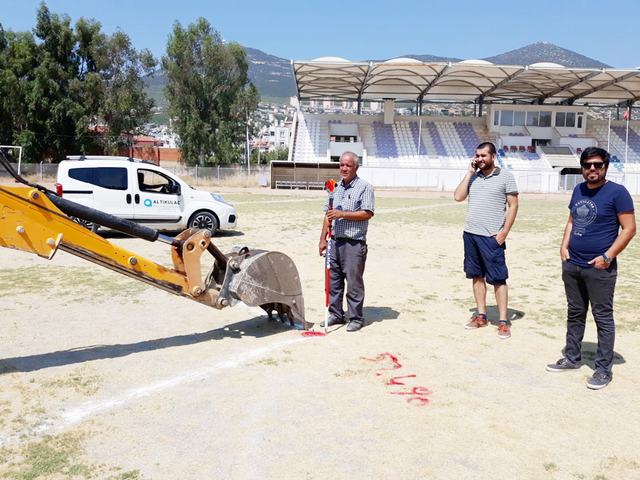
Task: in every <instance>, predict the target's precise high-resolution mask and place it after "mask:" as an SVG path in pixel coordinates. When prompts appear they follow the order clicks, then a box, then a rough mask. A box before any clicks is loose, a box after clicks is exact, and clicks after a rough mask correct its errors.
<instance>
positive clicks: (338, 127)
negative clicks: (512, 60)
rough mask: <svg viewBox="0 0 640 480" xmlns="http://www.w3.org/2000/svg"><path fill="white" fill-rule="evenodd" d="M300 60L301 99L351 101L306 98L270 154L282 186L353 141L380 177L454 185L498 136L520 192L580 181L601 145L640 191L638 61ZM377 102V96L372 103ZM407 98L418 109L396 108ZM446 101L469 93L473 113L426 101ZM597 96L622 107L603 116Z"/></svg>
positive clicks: (321, 171)
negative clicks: (285, 139)
mask: <svg viewBox="0 0 640 480" xmlns="http://www.w3.org/2000/svg"><path fill="white" fill-rule="evenodd" d="M292 67H293V71H294V76H295V81H296V86H297V96H298V102H297V103H298V105H305V104H306V105H325V106H326V104H327V102H333V103H334V104H335V103H341V104H342V106H343V107H347V108H349V107H352V108H353V112H352V113H344V112H343V113H326V112H324V113H312V112H310V111H306V112H304V113H303V109H302V108H300V107H299V108H298V110H297V112H296V115H295V118H294V121H293V124H292V141H291V148H290V149H289V160H288V161H287V162H274V163H273V164H272V172H271V176H272V182H271V185H272V187H274V188H278V187H301V188H313V187H318V186H321V185H322V182H323V179H324V178H326V177H327V176H331V175H334V176H335V174H336V170H335V169H336V164H335V162H336V161H337V159H338V158H339V156H340V154H341V153H343V152H344V151H346V150H351V151H353V152H355V153H357V154H358V155H359V156H360V162H361V168H360V170H359V174H360V175H361V176H363V177H364V178H366V179H367V180H369V181H370V182H372V183H373V185H375V186H379V187H412V188H428V189H434V190H453V189H455V187H456V185H457V184H458V183H459V181H460V179H461V178H462V176H463V175H464V172H465V170H466V168H467V165H468V162H469V159H470V157H471V156H472V155H473V154H474V151H475V147H476V146H477V145H478V144H479V143H480V142H482V141H491V142H494V143H495V144H496V146H497V147H498V149H499V151H498V162H499V164H500V166H501V167H503V168H508V169H510V170H511V171H512V172H513V174H514V176H515V177H516V179H517V181H518V185H519V188H520V190H521V191H523V192H541V193H550V192H558V191H564V190H568V189H571V188H573V186H574V185H575V183H576V182H578V181H582V177H581V175H580V170H579V156H580V153H581V152H582V150H584V149H585V148H586V147H589V146H601V147H603V148H606V149H607V150H608V151H609V152H611V154H612V161H611V165H610V167H609V173H608V176H609V178H611V179H612V180H614V181H617V182H620V183H622V184H624V185H625V186H626V187H627V188H628V189H629V190H630V191H631V192H632V193H635V194H640V122H638V121H631V120H630V116H631V109H632V106H633V103H634V102H636V101H637V100H639V99H640V68H639V69H627V70H624V69H586V68H565V67H563V66H561V65H557V64H553V63H536V64H532V65H528V66H515V65H495V64H492V63H490V62H487V61H484V60H465V61H462V62H459V63H424V62H421V61H419V60H415V59H411V58H397V59H393V60H389V61H386V62H351V61H348V60H345V59H342V58H337V57H322V58H318V59H315V60H311V61H294V62H292ZM371 102H375V103H374V104H373V105H374V108H369V109H367V110H366V111H365V109H364V107H365V106H366V105H369V104H371ZM406 102H411V103H412V105H413V106H414V108H413V111H414V113H415V114H414V115H399V114H398V108H397V106H398V105H399V104H400V103H403V104H404V103H406ZM438 103H449V104H450V103H456V104H466V105H472V106H473V112H474V115H473V116H466V117H464V116H460V117H458V116H457V117H451V116H442V115H440V116H434V115H425V114H424V113H423V112H424V110H425V108H424V107H425V106H426V105H431V104H438ZM594 106H609V107H611V106H614V107H615V108H614V109H613V110H614V111H617V112H618V114H617V115H615V114H614V119H611V118H604V119H596V118H593V117H592V116H590V115H589V114H588V113H589V110H590V108H591V107H594ZM307 110H312V109H307ZM610 111H611V110H610ZM620 112H622V113H623V117H624V118H619V117H620V115H619V113H620Z"/></svg>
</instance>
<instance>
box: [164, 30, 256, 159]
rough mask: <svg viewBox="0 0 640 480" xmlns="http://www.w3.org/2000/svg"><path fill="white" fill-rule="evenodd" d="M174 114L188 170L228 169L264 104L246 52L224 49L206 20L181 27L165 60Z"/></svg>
mask: <svg viewBox="0 0 640 480" xmlns="http://www.w3.org/2000/svg"><path fill="white" fill-rule="evenodd" d="M162 66H163V68H164V70H165V72H166V74H167V78H168V84H167V87H166V98H167V103H168V107H169V114H170V116H171V117H172V118H173V119H174V126H175V129H176V132H177V133H178V135H179V137H180V148H181V151H182V157H183V158H184V159H185V162H186V163H187V164H190V165H193V164H200V165H211V164H225V163H232V162H234V161H238V160H240V159H241V158H242V153H243V151H244V138H245V131H246V126H247V124H250V120H251V118H252V115H253V112H254V111H255V109H256V108H257V105H258V102H259V100H260V98H259V94H258V91H257V90H256V88H255V87H254V86H253V85H252V84H251V83H250V82H249V79H248V75H247V72H248V65H247V60H246V55H245V51H244V49H243V48H242V47H241V46H240V45H238V44H237V43H229V44H225V43H224V42H223V40H222V38H221V37H220V34H219V33H218V32H217V31H216V30H215V29H214V28H212V27H211V25H210V24H209V22H208V21H207V20H205V19H204V18H200V19H198V20H197V21H196V22H195V23H193V24H191V25H189V26H188V27H187V28H186V29H185V28H183V27H182V25H180V23H178V22H177V23H176V24H175V25H174V27H173V31H172V33H171V35H170V36H169V41H168V43H167V53H166V55H165V56H164V57H163V59H162Z"/></svg>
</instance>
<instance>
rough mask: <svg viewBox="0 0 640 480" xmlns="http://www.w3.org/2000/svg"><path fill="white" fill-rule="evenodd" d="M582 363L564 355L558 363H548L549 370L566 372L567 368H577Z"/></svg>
mask: <svg viewBox="0 0 640 480" xmlns="http://www.w3.org/2000/svg"><path fill="white" fill-rule="evenodd" d="M580 367H581V365H580V364H579V363H573V362H572V361H570V360H569V359H568V358H566V357H562V358H561V359H560V360H558V361H557V362H556V363H550V364H549V365H547V368H546V370H547V372H566V371H567V370H577V369H578V368H580Z"/></svg>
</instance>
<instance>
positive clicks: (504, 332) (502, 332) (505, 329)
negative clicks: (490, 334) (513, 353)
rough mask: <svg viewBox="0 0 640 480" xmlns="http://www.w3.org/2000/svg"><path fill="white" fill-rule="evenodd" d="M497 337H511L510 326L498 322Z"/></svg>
mask: <svg viewBox="0 0 640 480" xmlns="http://www.w3.org/2000/svg"><path fill="white" fill-rule="evenodd" d="M498 336H499V337H500V338H509V337H510V336H511V325H509V324H508V323H504V322H500V324H499V325H498Z"/></svg>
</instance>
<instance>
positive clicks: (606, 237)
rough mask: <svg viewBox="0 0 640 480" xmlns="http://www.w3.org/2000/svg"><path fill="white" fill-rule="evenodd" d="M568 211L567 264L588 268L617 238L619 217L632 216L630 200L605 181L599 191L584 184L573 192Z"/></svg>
mask: <svg viewBox="0 0 640 480" xmlns="http://www.w3.org/2000/svg"><path fill="white" fill-rule="evenodd" d="M569 211H570V212H571V218H572V219H573V227H572V229H571V235H570V237H569V262H570V263H573V264H574V265H578V266H580V267H585V268H589V267H592V265H589V261H591V260H593V259H594V258H596V257H597V256H599V255H602V254H603V253H604V252H605V251H607V249H608V248H609V247H610V246H611V245H612V244H613V242H614V241H615V239H616V238H617V237H618V233H619V231H620V221H619V220H618V214H620V213H625V212H633V211H634V208H633V199H632V198H631V195H630V194H629V192H628V190H627V189H626V188H625V187H624V186H622V185H620V184H617V183H615V182H611V181H607V182H606V183H605V184H604V185H602V186H601V187H599V188H587V183H586V182H583V183H581V184H579V185H576V187H575V188H574V189H573V195H571V201H570V202H569Z"/></svg>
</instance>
